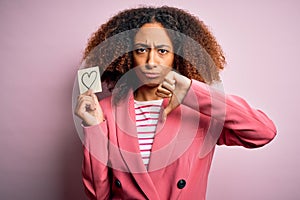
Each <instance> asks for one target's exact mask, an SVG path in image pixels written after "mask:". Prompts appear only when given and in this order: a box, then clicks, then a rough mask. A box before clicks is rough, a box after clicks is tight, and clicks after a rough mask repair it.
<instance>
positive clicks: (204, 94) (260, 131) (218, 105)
mask: <svg viewBox="0 0 300 200" xmlns="http://www.w3.org/2000/svg"><path fill="white" fill-rule="evenodd" d="M182 104H183V105H186V106H188V107H190V108H192V109H194V110H197V111H199V112H200V121H201V117H202V118H209V119H210V120H209V121H213V123H210V124H209V125H207V126H210V125H212V124H214V125H216V126H221V129H219V130H220V133H219V135H218V136H219V137H218V140H217V144H218V145H222V144H225V145H230V146H231V145H240V146H244V147H247V148H255V147H260V146H263V145H265V144H267V143H269V142H270V141H271V140H272V139H273V138H274V137H275V135H276V132H277V131H276V127H275V125H274V123H273V122H272V120H270V119H269V118H268V117H267V115H266V114H264V113H263V112H262V111H260V110H256V109H253V108H251V107H250V105H249V104H248V103H247V102H246V101H245V100H243V99H242V98H240V97H237V96H234V95H225V94H224V93H223V92H221V91H219V90H217V89H213V88H212V87H210V86H208V85H207V84H204V83H202V82H199V81H196V80H192V83H191V86H190V89H189V90H188V92H187V94H186V96H185V98H184V100H183V102H182ZM213 134H216V133H213Z"/></svg>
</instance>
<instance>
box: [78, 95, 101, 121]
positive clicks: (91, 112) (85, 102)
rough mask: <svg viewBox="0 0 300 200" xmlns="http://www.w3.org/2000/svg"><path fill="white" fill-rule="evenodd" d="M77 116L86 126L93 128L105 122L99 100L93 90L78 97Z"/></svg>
mask: <svg viewBox="0 0 300 200" xmlns="http://www.w3.org/2000/svg"><path fill="white" fill-rule="evenodd" d="M75 115H77V116H78V117H79V118H81V119H82V121H83V125H85V126H93V125H96V124H99V123H101V122H103V121H104V117H103V112H102V109H101V107H100V104H99V102H98V98H97V96H96V95H95V94H94V93H93V92H92V91H91V90H88V91H86V92H85V93H83V94H81V95H79V96H78V99H77V105H76V108H75Z"/></svg>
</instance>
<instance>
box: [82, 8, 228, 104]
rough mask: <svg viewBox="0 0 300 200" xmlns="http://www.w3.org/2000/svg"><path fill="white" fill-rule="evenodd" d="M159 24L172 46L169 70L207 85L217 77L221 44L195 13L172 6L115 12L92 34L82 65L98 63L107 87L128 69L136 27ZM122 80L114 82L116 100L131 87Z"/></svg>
mask: <svg viewBox="0 0 300 200" xmlns="http://www.w3.org/2000/svg"><path fill="white" fill-rule="evenodd" d="M146 23H160V24H161V25H162V26H163V27H164V28H165V29H166V30H167V33H168V34H169V36H170V39H171V41H172V43H173V46H174V62H173V69H175V70H176V71H177V72H179V73H180V74H182V75H184V76H186V77H188V78H190V79H195V80H198V81H202V82H205V83H207V84H211V83H213V82H214V81H218V80H220V77H219V71H220V70H221V69H223V68H224V65H225V64H226V61H225V57H224V54H223V51H222V49H221V46H220V45H219V44H218V43H217V41H216V39H215V37H214V36H213V35H212V33H211V31H210V30H209V28H208V27H207V26H206V25H205V24H204V23H203V21H201V20H199V19H198V18H197V17H196V16H194V15H192V14H190V13H188V12H187V11H184V10H182V9H179V8H175V7H168V6H162V7H140V8H133V9H127V10H124V11H121V12H119V13H118V14H117V15H115V16H114V17H112V18H111V19H110V20H108V22H106V23H105V24H103V25H101V27H100V28H99V29H98V30H97V31H96V32H95V33H93V35H92V36H91V38H90V39H89V41H88V44H87V47H86V49H85V52H84V56H83V61H84V67H92V66H99V67H100V71H101V74H102V77H101V80H102V81H103V82H105V83H106V84H107V85H108V87H109V89H110V90H112V89H114V88H116V84H117V82H118V81H119V80H120V78H121V77H122V76H123V75H124V74H125V73H126V72H128V71H129V70H130V69H132V68H133V67H134V66H133V57H132V50H133V49H132V45H133V40H134V36H135V33H136V32H137V30H138V28H140V27H142V26H143V25H144V24H146ZM132 84H133V83H132V82H131V81H130V80H128V79H126V78H125V79H124V80H123V83H122V84H119V83H118V88H119V90H118V95H117V100H116V102H118V101H119V100H120V99H121V98H122V96H123V95H125V93H127V92H128V90H129V89H130V88H132Z"/></svg>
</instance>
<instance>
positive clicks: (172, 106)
mask: <svg viewBox="0 0 300 200" xmlns="http://www.w3.org/2000/svg"><path fill="white" fill-rule="evenodd" d="M179 105H180V104H179V103H178V101H177V98H176V97H175V96H174V95H173V96H172V97H171V98H170V101H169V104H168V105H167V106H166V107H165V109H164V112H163V119H164V120H166V118H167V116H168V114H169V113H170V112H171V111H172V110H174V109H175V108H177V107H178V106H179Z"/></svg>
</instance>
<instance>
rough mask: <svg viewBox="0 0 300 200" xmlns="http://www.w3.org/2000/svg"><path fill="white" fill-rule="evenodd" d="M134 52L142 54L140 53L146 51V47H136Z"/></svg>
mask: <svg viewBox="0 0 300 200" xmlns="http://www.w3.org/2000/svg"><path fill="white" fill-rule="evenodd" d="M135 52H136V53H138V54H142V53H146V52H147V49H146V48H142V47H141V48H137V49H136V50H135Z"/></svg>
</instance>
